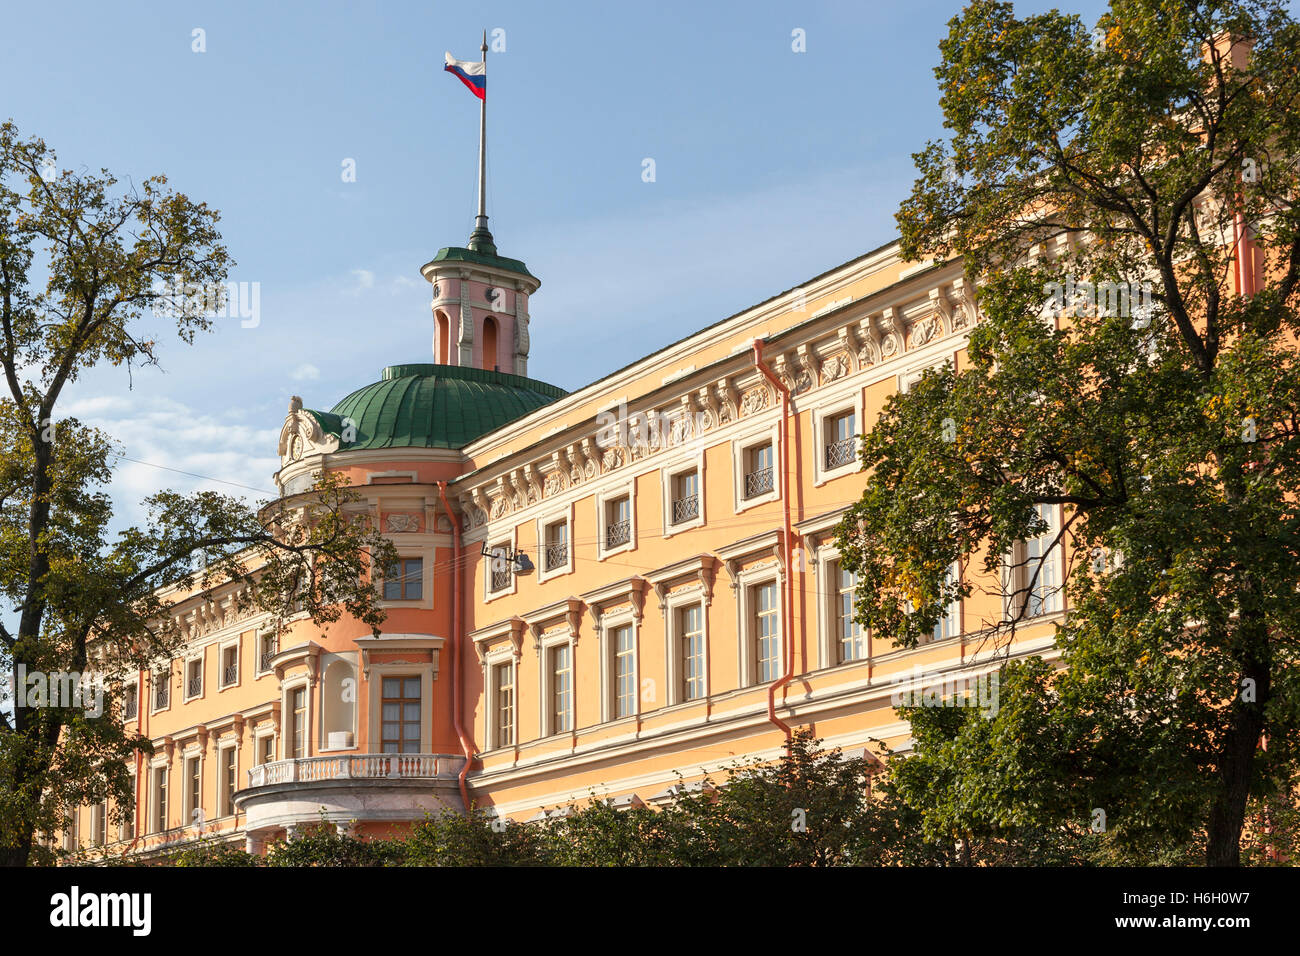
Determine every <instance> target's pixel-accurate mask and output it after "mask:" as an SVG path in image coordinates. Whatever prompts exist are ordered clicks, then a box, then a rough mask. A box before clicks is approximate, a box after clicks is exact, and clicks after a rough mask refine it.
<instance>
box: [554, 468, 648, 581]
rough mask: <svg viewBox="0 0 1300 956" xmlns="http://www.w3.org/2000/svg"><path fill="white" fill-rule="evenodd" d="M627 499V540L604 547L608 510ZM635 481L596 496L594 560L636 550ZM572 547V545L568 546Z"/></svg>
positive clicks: (607, 528)
mask: <svg viewBox="0 0 1300 956" xmlns="http://www.w3.org/2000/svg"><path fill="white" fill-rule="evenodd" d="M625 498H626V499H627V514H628V517H627V521H628V534H627V540H626V541H624V542H623V543H622V544H618V545H615V546H614V547H612V548H610V547H606V545H607V544H608V531H609V528H610V521H609V508H610V506H611V505H614V504H617V503H618V502H620V501H622V500H623V499H625ZM636 525H637V520H636V480H635V479H632V480H630V481H627V482H625V483H623V484H619V485H613V486H611V487H609V488H606V489H604V490H603V491H600V492H599V493H597V495H596V529H597V534H596V560H597V561H604V560H605V559H606V558H608V557H610V556H612V555H615V554H622V553H623V552H625V551H632V550H635V548H636ZM570 547H572V544H571V545H570Z"/></svg>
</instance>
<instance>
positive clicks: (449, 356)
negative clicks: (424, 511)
mask: <svg viewBox="0 0 1300 956" xmlns="http://www.w3.org/2000/svg"><path fill="white" fill-rule="evenodd" d="M482 52H483V69H482V71H481V72H482V74H483V76H484V78H485V79H484V93H483V95H482V96H481V97H480V99H479V128H478V215H477V216H476V217H475V218H474V231H473V232H471V233H470V236H469V242H468V243H466V244H465V246H464V247H460V246H449V247H447V248H444V249H439V250H438V254H437V255H436V256H434V257H433V259H432V260H430V261H429V262H427V263H425V264H424V265H423V266H422V267H421V268H420V274H421V275H423V276H424V278H425V279H427V280H428V281H429V284H430V285H431V286H432V287H433V360H434V362H436V363H437V364H439V365H458V366H461V367H466V368H481V369H485V370H487V371H489V372H491V371H500V372H512V373H514V374H515V375H524V376H526V375H527V374H528V300H529V299H530V298H531V297H532V294H533V293H534V292H536V291H537V289H538V288H539V287H540V286H541V284H542V283H541V280H540V279H538V278H537V277H536V276H534V275H532V274H531V273H530V272H529V271H528V267H527V266H525V265H524V264H523V262H522V261H520V260H519V259H508V258H506V257H505V256H502V255H498V253H497V247H496V243H495V242H494V241H493V240H492V233H491V232H490V231H489V230H488V217H487V201H486V196H487V188H486V184H487V95H486V71H487V32H486V31H484V34H483V46H482ZM448 56H450V54H448ZM466 66H467V67H468V64H466Z"/></svg>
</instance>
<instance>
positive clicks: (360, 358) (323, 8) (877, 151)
mask: <svg viewBox="0 0 1300 956" xmlns="http://www.w3.org/2000/svg"><path fill="white" fill-rule="evenodd" d="M1047 6H1049V4H1046V3H1043V4H1036V3H1026V4H1017V11H1018V12H1020V13H1022V14H1023V13H1026V12H1030V11H1033V10H1038V9H1044V8H1046V7H1047ZM1063 6H1065V7H1066V8H1068V9H1073V10H1076V11H1077V12H1079V13H1081V14H1082V15H1083V16H1084V18H1085V20H1086V21H1087V22H1089V23H1091V22H1092V21H1094V20H1095V19H1096V17H1097V16H1098V15H1099V14H1100V12H1101V10H1102V8H1103V5H1102V4H1101V3H1097V2H1088V3H1079V4H1075V5H1068V4H1065V5H1063ZM959 8H960V4H959V3H957V2H953V0H912V2H908V3H895V2H875V0H871V2H862V0H857V2H851V0H825V2H799V3H794V2H786V3H777V2H747V3H743V4H742V3H734V4H732V3H728V4H704V3H699V2H694V3H687V2H679V0H660V2H656V3H654V4H612V3H594V2H593V3H569V2H554V3H536V2H520V3H475V4H468V3H454V4H453V3H429V2H423V3H406V2H387V3H378V2H376V3H369V4H364V3H351V4H345V3H311V4H308V3H296V4H289V3H285V4H263V3H246V2H223V3H177V2H171V3H137V4H131V5H119V4H112V5H110V4H102V3H91V2H87V3H71V4H69V3H52V4H27V5H23V6H20V7H12V8H10V9H9V10H7V11H6V14H5V30H4V35H3V36H0V87H2V88H3V89H4V90H5V98H4V106H3V107H0V116H3V117H8V118H12V119H13V120H14V121H15V122H16V123H17V124H18V126H19V128H20V129H21V130H22V131H23V132H24V133H28V134H35V135H39V136H41V137H43V138H44V139H45V140H46V142H47V143H48V144H49V145H51V146H52V147H54V148H55V150H56V151H57V153H58V158H59V164H60V167H72V168H81V167H89V168H92V169H98V168H100V167H105V168H108V169H109V170H111V171H112V172H114V173H115V174H116V175H117V176H118V177H119V178H120V179H121V180H123V181H127V180H128V179H134V180H136V181H138V180H139V179H141V178H143V177H145V176H147V175H150V174H154V173H159V172H161V173H165V174H166V175H167V176H168V177H169V180H170V182H171V185H172V186H173V187H174V188H176V189H178V190H181V191H183V192H185V193H187V194H188V195H189V196H190V197H191V198H194V199H197V200H202V201H204V202H207V203H208V204H210V205H212V206H214V207H216V208H218V209H220V210H221V213H222V233H223V235H224V237H225V241H226V244H227V246H228V248H229V249H230V251H231V254H232V255H233V256H234V258H235V259H236V260H237V262H238V265H237V267H236V268H235V270H234V272H233V273H232V276H231V278H232V279H234V280H236V281H245V282H257V283H259V284H260V289H261V315H260V324H259V325H258V326H257V327H256V328H242V327H241V324H240V322H239V321H238V320H237V319H223V320H221V321H219V322H218V326H217V328H216V330H215V331H214V332H213V333H212V334H209V335H207V336H201V337H200V338H199V339H198V340H197V341H196V344H195V345H194V346H193V347H186V346H184V345H183V344H181V343H180V342H179V341H173V342H172V343H171V344H169V345H168V346H167V347H166V349H165V351H164V353H163V369H162V370H161V371H160V370H155V369H147V370H143V371H141V372H137V373H136V375H135V376H134V378H133V380H128V378H127V375H126V373H125V372H124V371H123V370H120V369H107V370H103V371H98V372H95V373H94V374H91V375H88V376H86V377H85V378H84V379H83V380H82V381H81V382H79V383H78V385H77V387H76V389H75V391H74V392H73V394H72V395H71V396H70V398H71V399H72V401H71V402H68V403H65V405H64V408H63V413H64V414H71V413H75V414H77V415H78V417H80V418H82V419H83V420H86V421H90V422H93V423H95V424H99V425H101V426H102V427H104V428H105V429H107V430H108V431H109V432H110V433H111V434H113V435H114V436H115V437H116V438H117V439H118V440H119V441H120V443H121V446H122V451H123V453H124V454H125V455H127V456H129V457H131V458H136V459H141V460H144V461H148V462H152V463H155V464H159V465H166V466H169V467H171V468H175V469H179V470H182V471H189V472H194V473H198V474H202V475H209V476H213V477H217V478H223V479H227V480H229V481H232V482H236V483H239V484H245V485H249V486H252V487H255V488H259V489H264V490H266V491H268V492H269V491H270V490H271V489H272V487H273V486H272V483H271V479H270V475H271V474H272V472H273V471H274V470H275V468H276V467H277V465H278V460H277V458H276V455H275V440H276V436H277V434H278V430H279V426H280V423H281V421H282V420H283V417H284V413H285V409H286V406H287V402H288V399H289V396H290V395H292V394H300V395H301V396H302V397H303V399H304V400H305V402H306V404H307V405H308V406H309V407H317V408H328V407H330V406H331V405H332V404H334V402H336V401H337V400H338V399H340V398H342V397H343V396H344V395H346V394H347V393H348V392H350V391H352V390H353V389H355V388H358V387H360V386H362V385H364V384H366V383H368V382H371V381H374V380H375V379H376V378H377V377H378V373H379V369H380V368H382V367H383V366H384V365H390V364H397V363H402V362H421V361H431V360H432V357H431V352H430V342H431V337H432V322H431V317H430V312H429V292H428V287H427V285H426V284H425V283H424V281H423V279H422V278H421V277H420V275H419V271H418V270H419V267H420V265H421V264H423V263H424V262H426V261H428V260H429V259H430V258H432V256H433V255H434V253H435V252H436V251H437V250H438V249H439V248H440V247H442V246H447V245H463V244H464V243H465V241H466V240H467V238H468V235H469V231H470V229H471V227H472V225H473V215H474V204H475V188H476V187H475V168H476V160H477V152H476V150H477V134H478V109H477V105H478V102H477V100H475V99H474V98H473V97H472V96H471V95H470V94H469V92H468V91H467V90H466V89H465V88H464V87H463V86H461V84H460V83H459V82H458V81H456V80H455V79H454V78H453V77H452V76H450V75H448V74H445V73H443V72H442V61H443V52H444V50H450V51H451V52H452V54H453V55H454V56H456V57H458V58H461V59H476V58H477V57H478V45H479V38H480V33H481V30H482V29H484V28H487V29H488V30H489V31H491V30H495V29H501V30H503V31H504V36H505V43H506V50H505V52H503V53H500V54H489V58H488V59H489V62H488V76H489V81H488V89H489V99H488V126H489V130H488V138H489V152H488V213H489V215H490V217H491V227H492V230H493V233H494V235H495V237H496V241H497V245H498V247H499V249H500V251H501V252H502V254H503V255H508V256H513V257H516V258H521V259H523V260H525V261H526V262H527V263H528V266H529V269H530V270H531V271H532V272H533V273H534V274H535V275H537V276H538V277H539V278H541V280H542V287H541V289H540V291H539V292H538V294H537V295H536V296H535V297H534V298H533V300H532V301H531V303H530V311H531V313H532V326H531V332H532V355H531V359H530V369H529V370H530V374H531V375H532V376H533V377H534V378H540V379H543V380H545V381H549V382H553V383H555V384H557V385H560V386H562V387H564V388H570V389H572V388H576V387H578V386H581V385H583V384H585V383H587V382H590V381H592V380H594V379H596V378H599V377H601V376H602V375H604V374H606V373H607V372H609V371H612V370H613V369H616V368H619V367H621V366H623V365H625V364H627V363H629V362H631V361H633V360H635V359H636V358H638V357H639V356H641V355H644V354H646V353H648V352H652V351H654V350H655V349H657V348H659V347H661V346H663V345H665V344H667V343H669V342H671V341H674V340H676V339H678V338H680V337H682V336H683V335H686V334H689V333H690V332H691V331H693V330H695V329H698V328H701V327H703V326H705V325H708V324H710V323H712V322H715V321H717V320H718V319H720V318H722V317H724V316H726V315H730V314H732V313H734V312H737V311H739V310H741V309H743V308H745V307H747V306H749V305H751V304H753V303H755V302H758V301H761V300H762V299H765V298H767V297H768V296H770V295H772V294H774V293H776V292H779V291H781V290H783V289H786V288H789V287H791V286H794V285H797V284H799V282H801V281H802V280H803V279H805V278H807V277H809V276H812V275H815V274H817V273H819V272H822V271H825V270H826V269H828V268H830V267H832V266H834V265H836V264H838V263H840V262H843V261H845V260H848V259H851V258H853V257H854V256H857V255H859V254H861V253H862V252H865V251H866V250H868V249H871V248H874V247H876V246H878V245H881V244H882V243H884V242H887V241H889V240H890V239H891V238H893V235H894V223H893V214H894V211H895V209H896V207H897V205H898V202H899V201H900V200H901V199H902V198H903V197H904V196H905V195H906V194H907V192H908V190H909V188H910V185H911V181H912V178H913V167H912V160H911V154H912V153H913V152H915V151H917V150H919V149H920V148H921V146H922V145H923V144H924V142H925V141H926V140H927V139H929V138H933V137H936V136H939V135H941V133H942V128H941V119H940V115H939V111H938V106H937V99H938V97H937V92H936V88H935V81H934V77H933V73H932V70H933V67H934V65H935V63H936V62H937V58H938V51H937V45H938V42H939V39H940V38H941V37H942V36H943V35H944V34H945V33H946V29H947V27H946V24H947V21H948V20H949V19H950V18H951V17H952V16H954V15H955V14H956V13H957V12H958V10H959ZM796 28H798V29H802V30H803V31H804V32H805V34H806V47H807V50H806V52H804V53H795V52H793V51H792V49H791V42H792V41H791V34H792V31H793V30H795V29H796ZM196 29H201V30H202V31H203V39H204V42H205V45H206V51H205V52H202V53H196V52H194V51H193V49H192V46H193V43H194V41H193V31H194V30H196ZM645 158H652V159H654V161H655V164H656V181H655V182H653V183H646V182H643V181H642V177H641V170H642V161H643V159H645ZM345 160H354V161H355V163H356V182H354V183H347V182H343V181H342V176H341V171H342V164H343V163H344V161H345ZM162 487H172V488H176V489H179V490H189V489H193V488H198V487H205V488H215V489H221V490H225V491H230V492H237V491H238V489H236V488H233V487H231V486H226V485H218V484H212V483H208V482H203V481H199V480H196V479H191V478H187V477H184V476H182V475H178V474H176V473H174V472H168V471H163V470H161V469H158V468H152V467H148V466H145V465H136V464H132V463H130V462H124V463H123V464H122V466H121V469H120V470H119V472H118V476H117V479H116V481H115V485H114V494H115V497H116V498H117V500H118V502H119V508H120V510H121V513H122V516H123V517H124V518H131V519H132V520H134V519H135V518H136V517H138V510H137V509H136V507H135V505H134V502H135V501H137V500H138V499H139V498H140V497H141V496H143V495H144V494H147V493H149V492H150V491H153V490H156V489H158V488H162Z"/></svg>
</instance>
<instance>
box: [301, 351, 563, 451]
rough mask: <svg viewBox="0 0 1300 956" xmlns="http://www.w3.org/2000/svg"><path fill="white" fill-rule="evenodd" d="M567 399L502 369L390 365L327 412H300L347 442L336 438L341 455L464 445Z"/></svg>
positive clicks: (542, 384)
mask: <svg viewBox="0 0 1300 956" xmlns="http://www.w3.org/2000/svg"><path fill="white" fill-rule="evenodd" d="M566 394H568V393H567V392H565V391H564V389H561V388H556V387H555V386H554V385H547V384H546V383H545V382H539V381H536V380H535V379H531V378H525V377H524V376H522V375H511V374H510V373H508V372H489V371H487V370H486V369H480V368H462V367H460V366H457V365H390V366H389V367H388V368H386V369H384V371H383V373H382V376H381V378H380V380H379V381H378V382H375V383H374V384H373V385H367V386H365V388H359V389H357V390H356V391H355V392H353V393H352V394H351V395H349V396H347V397H346V398H344V399H343V400H342V401H340V402H339V403H338V404H337V405H335V406H334V407H333V408H332V409H330V410H329V411H328V412H318V411H313V410H311V409H307V411H309V412H310V413H311V414H312V415H313V416H315V418H316V420H317V421H318V422H320V426H321V429H322V430H324V431H326V432H328V433H330V434H332V435H337V436H339V437H340V439H346V438H351V441H345V440H341V441H340V443H339V450H340V451H353V450H356V449H363V448H409V447H415V448H463V447H464V446H465V445H468V444H469V443H470V442H472V441H474V440H475V439H476V438H480V437H482V436H483V435H486V434H487V433H488V432H490V431H493V430H495V429H497V428H500V427H501V426H502V425H505V424H507V423H509V422H512V421H514V420H515V419H516V418H521V417H523V416H524V415H527V414H528V413H529V412H531V411H534V410H535V409H538V408H541V407H542V406H543V405H548V404H550V403H551V402H553V401H555V400H556V399H557V398H563V397H564V396H565V395H566ZM345 419H347V422H345V421H344V420H345ZM348 425H350V426H351V427H350V428H349V427H347V426H348Z"/></svg>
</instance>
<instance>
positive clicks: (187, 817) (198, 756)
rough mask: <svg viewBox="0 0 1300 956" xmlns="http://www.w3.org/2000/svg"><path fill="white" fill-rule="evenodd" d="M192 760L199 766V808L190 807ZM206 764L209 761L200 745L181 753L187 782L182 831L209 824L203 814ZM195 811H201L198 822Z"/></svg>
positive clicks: (184, 795)
mask: <svg viewBox="0 0 1300 956" xmlns="http://www.w3.org/2000/svg"><path fill="white" fill-rule="evenodd" d="M191 760H194V761H197V762H198V766H199V803H198V806H197V807H191V806H190V761H191ZM206 762H207V761H205V760H204V759H203V748H202V747H200V746H199V745H198V744H193V745H191V746H190V747H188V748H186V749H185V750H184V751H182V753H181V776H182V777H183V778H184V781H185V792H184V793H183V794H182V795H181V811H182V813H183V818H182V820H181V829H187V828H189V827H192V826H195V825H196V824H197V825H200V826H201V825H202V824H203V823H206V822H207V818H206V817H205V816H204V813H203V784H204V783H205V782H206V781H205V780H204V777H205V776H206V773H205V769H206V768H205V767H204V764H205V763H206ZM195 810H198V811H199V816H198V820H197V821H196V820H195V818H194V811H195Z"/></svg>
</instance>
